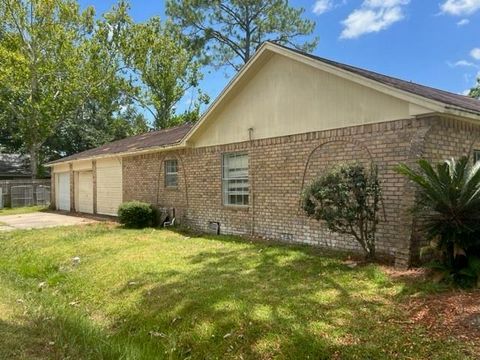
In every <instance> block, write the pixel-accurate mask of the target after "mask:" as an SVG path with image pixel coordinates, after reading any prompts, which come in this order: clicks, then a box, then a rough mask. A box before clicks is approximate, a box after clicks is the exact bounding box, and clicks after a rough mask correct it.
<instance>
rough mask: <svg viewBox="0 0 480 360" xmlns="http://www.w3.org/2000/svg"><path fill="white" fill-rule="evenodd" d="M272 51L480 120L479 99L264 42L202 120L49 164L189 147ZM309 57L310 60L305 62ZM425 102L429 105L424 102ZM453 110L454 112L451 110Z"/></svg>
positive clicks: (389, 91)
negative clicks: (207, 120)
mask: <svg viewBox="0 0 480 360" xmlns="http://www.w3.org/2000/svg"><path fill="white" fill-rule="evenodd" d="M272 54H279V55H283V56H288V57H291V58H294V59H296V60H298V61H303V62H308V63H309V64H311V65H312V64H313V65H312V66H315V67H318V68H320V69H322V70H325V71H328V72H331V73H334V74H337V75H339V76H343V77H348V78H349V79H350V80H352V81H356V82H358V83H361V84H363V85H365V86H367V87H372V88H375V89H376V90H378V91H383V92H385V93H387V94H390V95H392V96H397V97H399V98H402V99H404V100H406V101H410V102H412V103H414V104H419V105H420V106H423V105H426V107H427V108H429V109H432V112H445V113H450V114H453V115H461V116H468V117H473V118H474V119H476V120H480V100H476V99H473V98H470V97H467V96H463V95H459V94H454V93H451V92H448V91H444V90H440V89H435V88H432V87H429V86H425V85H420V84H416V83H413V82H410V81H405V80H402V79H398V78H395V77H391V76H387V75H383V74H379V73H376V72H374V71H370V70H366V69H362V68H358V67H355V66H351V65H347V64H342V63H339V62H336V61H333V60H329V59H325V58H322V57H319V56H316V55H312V54H309V53H306V52H303V51H299V50H296V49H293V48H289V47H286V46H283V45H279V44H276V43H272V42H265V43H264V44H262V46H261V47H260V49H258V51H257V52H256V53H255V55H254V56H253V57H252V58H251V59H250V60H249V61H248V63H247V64H245V65H244V66H243V68H242V69H241V70H240V71H239V72H238V73H237V74H236V75H235V76H234V77H233V79H232V80H231V81H230V82H229V83H228V85H227V86H226V87H225V88H224V90H223V91H222V92H221V93H220V95H219V96H218V97H217V98H216V99H215V101H214V102H213V103H212V104H211V105H210V106H209V108H208V109H207V110H206V112H205V113H204V114H203V115H202V117H201V118H200V120H199V121H198V122H196V123H195V124H191V123H188V124H184V125H180V126H177V127H173V128H170V129H165V130H159V131H152V132H148V133H145V134H141V135H136V136H132V137H129V138H126V139H123V140H118V141H114V142H112V143H109V144H105V145H103V146H100V147H98V148H95V149H91V150H87V151H84V152H81V153H78V154H74V155H71V156H68V157H65V158H62V159H59V160H56V161H53V162H50V163H48V164H47V165H54V164H58V163H62V162H68V161H72V160H80V159H90V158H95V157H104V156H114V155H119V154H126V153H134V152H142V151H147V150H148V151H154V150H157V149H163V148H170V147H174V146H177V147H186V146H187V142H188V141H189V140H190V138H191V137H192V136H193V134H195V133H196V132H197V130H198V129H199V128H201V127H202V126H203V124H204V122H205V120H206V119H207V118H208V117H209V116H210V114H211V113H212V112H213V111H214V110H215V108H216V107H217V106H218V105H219V104H220V103H221V102H222V100H223V99H224V98H225V97H226V96H227V95H228V94H229V92H230V91H231V90H232V89H233V88H234V87H235V85H236V84H237V83H238V82H239V81H240V80H242V78H243V77H244V76H245V74H246V73H247V72H249V71H250V70H251V69H252V68H254V67H257V68H258V67H259V66H261V64H262V62H263V59H265V58H268V56H271V55H272ZM306 59H307V60H308V61H306ZM348 74H350V75H348ZM423 102H425V103H426V104H423ZM449 110H452V111H449Z"/></svg>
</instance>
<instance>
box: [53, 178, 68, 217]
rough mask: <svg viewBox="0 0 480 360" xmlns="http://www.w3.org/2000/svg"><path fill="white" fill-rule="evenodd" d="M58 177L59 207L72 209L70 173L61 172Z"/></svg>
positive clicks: (57, 195) (60, 208)
mask: <svg viewBox="0 0 480 360" xmlns="http://www.w3.org/2000/svg"><path fill="white" fill-rule="evenodd" d="M56 177H57V184H56V185H57V186H56V202H57V209H58V210H65V211H70V173H59V174H56Z"/></svg>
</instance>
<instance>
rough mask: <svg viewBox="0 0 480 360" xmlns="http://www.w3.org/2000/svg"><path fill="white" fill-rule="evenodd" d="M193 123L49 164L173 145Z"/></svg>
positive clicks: (110, 144)
mask: <svg viewBox="0 0 480 360" xmlns="http://www.w3.org/2000/svg"><path fill="white" fill-rule="evenodd" d="M192 126H193V125H192V124H191V123H186V124H183V125H179V126H175V127H172V128H169V129H163V130H157V131H150V132H147V133H144V134H140V135H135V136H131V137H128V138H125V139H122V140H117V141H114V142H111V143H108V144H105V145H102V146H100V147H97V148H95V149H91V150H86V151H83V152H81V153H78V154H73V155H71V156H67V157H64V158H61V159H59V160H56V161H52V162H50V163H49V165H53V164H57V163H61V162H65V161H72V160H80V159H87V158H92V157H101V156H105V155H115V154H121V153H128V152H135V151H141V150H146V149H152V148H162V147H167V146H173V145H175V144H178V143H180V142H181V140H182V139H183V138H184V137H185V135H186V134H187V133H188V131H189V130H190V129H191V128H192Z"/></svg>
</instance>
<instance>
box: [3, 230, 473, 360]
mask: <svg viewBox="0 0 480 360" xmlns="http://www.w3.org/2000/svg"><path fill="white" fill-rule="evenodd" d="M76 256H78V257H80V263H79V264H74V262H73V261H72V258H74V257H76ZM412 286H413V285H409V284H406V283H402V282H401V281H393V280H391V279H390V278H389V277H388V276H387V275H385V274H384V272H383V271H382V270H381V268H379V267H377V266H375V265H369V266H365V267H357V268H355V269H350V268H348V267H347V266H345V265H344V264H342V261H341V259H339V258H337V257H335V256H326V255H320V254H319V253H318V251H315V250H313V249H310V248H302V247H288V246H277V245H267V244H256V243H248V242H245V241H238V240H237V239H235V238H233V237H224V236H223V237H222V236H220V237H214V236H211V237H210V236H204V237H188V236H185V235H182V234H180V233H176V232H173V231H168V230H153V229H146V230H126V229H122V228H118V227H114V226H112V225H104V224H100V225H88V226H82V227H66V228H61V229H60V228H57V229H44V230H32V231H14V232H8V233H0V288H1V289H2V291H1V292H0V338H1V339H6V340H5V341H3V340H2V341H0V358H2V359H3V358H8V359H11V358H14V359H15V358H16V359H64V358H70V359H242V358H243V359H388V358H395V359H460V358H461V359H467V358H469V357H468V356H471V358H473V355H471V354H470V355H469V353H468V351H469V347H468V346H467V344H462V343H460V342H456V341H453V340H448V339H436V338H435V337H433V336H431V335H430V334H429V333H428V331H427V330H426V329H423V328H421V327H412V326H408V327H407V323H406V321H405V320H406V318H405V314H404V313H403V312H402V310H401V308H400V307H399V303H400V302H401V301H404V300H405V298H406V297H407V296H411V293H412V292H419V291H420V292H421V291H423V290H422V289H424V288H425V289H429V291H434V290H435V287H433V290H432V289H431V285H429V284H425V286H424V285H422V284H415V285H414V286H415V287H414V288H413V287H412Z"/></svg>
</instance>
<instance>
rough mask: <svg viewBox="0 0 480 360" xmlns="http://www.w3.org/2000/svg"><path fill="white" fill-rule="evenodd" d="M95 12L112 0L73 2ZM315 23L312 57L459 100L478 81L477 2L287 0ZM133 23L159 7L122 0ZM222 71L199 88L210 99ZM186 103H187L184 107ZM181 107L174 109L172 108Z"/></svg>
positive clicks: (222, 78) (148, 0) (150, 2)
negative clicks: (448, 93)
mask: <svg viewBox="0 0 480 360" xmlns="http://www.w3.org/2000/svg"><path fill="white" fill-rule="evenodd" d="M80 3H81V4H82V6H86V5H93V6H94V7H95V8H96V9H97V12H98V13H102V12H104V11H106V10H108V9H109V8H110V7H111V6H112V5H113V4H115V3H116V1H115V0H80ZM290 3H291V4H292V5H293V6H295V7H303V8H305V15H306V16H307V17H308V18H310V19H312V20H315V21H316V23H317V25H316V28H315V35H317V36H319V38H320V43H319V45H318V47H317V49H316V50H315V51H314V53H315V54H316V55H319V56H322V57H326V58H329V59H332V60H337V61H340V62H344V63H347V64H351V65H355V66H359V67H363V68H367V69H370V70H374V71H377V72H380V73H384V74H387V75H391V76H396V77H399V78H402V79H405V80H410V81H414V82H417V83H420V84H424V85H428V86H432V87H436V88H440V89H444V90H448V91H451V92H455V93H463V92H465V90H466V89H469V88H470V87H471V86H473V85H474V83H475V78H476V76H477V74H480V0H291V1H290ZM130 4H131V15H132V16H133V18H134V19H135V20H136V21H144V20H146V19H148V18H149V17H151V16H154V15H159V16H160V17H162V18H164V17H165V14H164V1H155V0H130ZM228 80H229V79H228V77H226V76H225V73H224V72H222V71H216V72H215V71H213V72H212V71H211V72H209V73H207V74H205V79H204V81H203V82H202V84H201V86H202V88H203V90H204V91H205V92H207V93H208V94H209V95H210V96H211V97H212V98H214V97H215V96H216V95H217V94H218V93H219V92H220V91H221V89H222V88H223V87H224V86H225V84H226V83H227V82H228ZM185 101H187V100H185ZM180 106H182V105H180Z"/></svg>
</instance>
